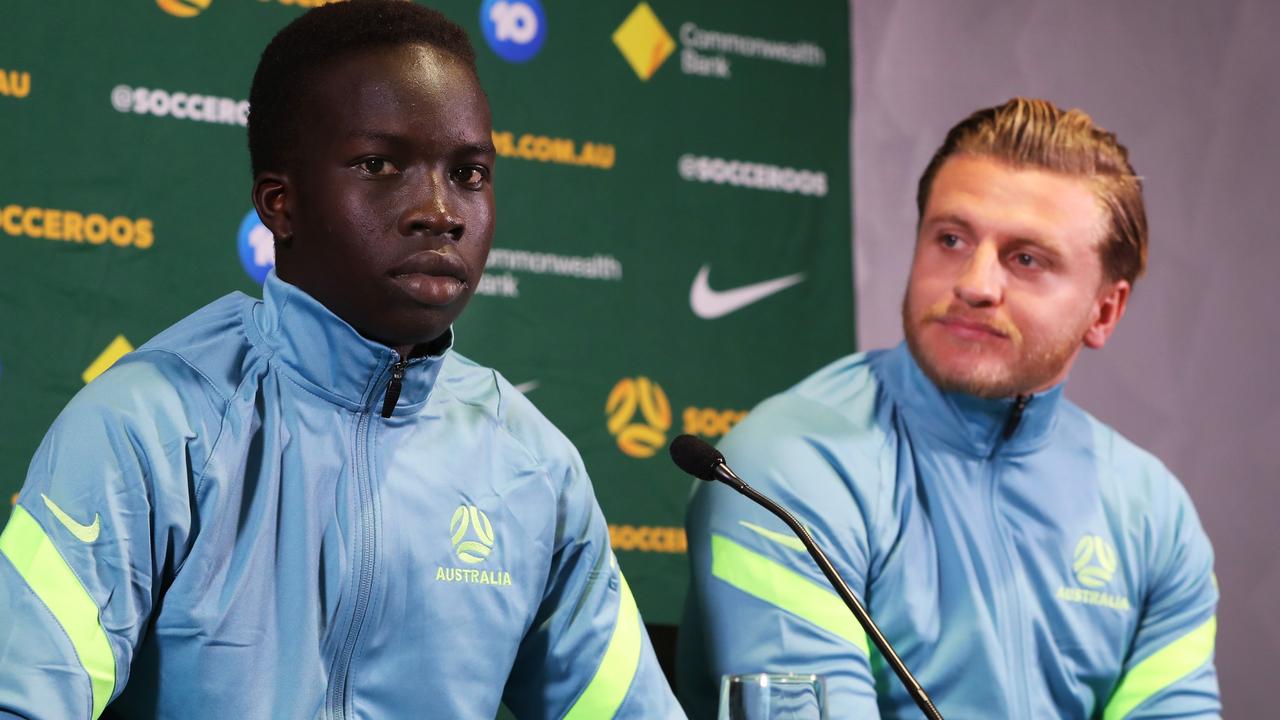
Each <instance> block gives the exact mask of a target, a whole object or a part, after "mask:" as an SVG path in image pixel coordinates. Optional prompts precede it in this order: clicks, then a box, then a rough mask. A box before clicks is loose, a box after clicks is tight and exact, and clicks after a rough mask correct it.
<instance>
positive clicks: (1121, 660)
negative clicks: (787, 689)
mask: <svg viewBox="0 0 1280 720" xmlns="http://www.w3.org/2000/svg"><path fill="white" fill-rule="evenodd" d="M917 204H918V208H919V213H920V216H919V226H918V229H917V238H916V246H915V255H914V260H913V263H912V267H911V276H910V279H909V281H908V284H907V290H906V296H905V299H904V302H903V313H902V315H903V331H904V334H905V335H906V343H905V344H903V345H899V346H898V347H896V348H894V349H891V350H883V351H873V352H868V353H862V354H857V355H853V356H850V357H847V358H843V359H841V360H838V361H836V362H835V363H833V364H831V365H829V366H828V367H826V368H824V369H822V370H820V371H818V372H817V373H816V374H814V375H813V376H811V377H809V378H808V379H806V380H804V381H803V382H801V383H800V384H799V385H797V386H796V387H794V388H792V389H791V390H789V391H787V392H785V393H783V394H781V395H778V396H776V397H774V398H771V399H769V400H767V401H765V402H764V403H763V404H761V405H760V406H759V407H758V408H756V409H755V410H754V411H752V413H751V414H750V415H749V416H748V417H747V418H746V420H745V421H743V422H742V423H741V424H739V425H738V426H737V427H735V428H734V430H733V431H732V432H731V433H730V434H729V436H728V437H727V438H726V439H725V441H724V443H723V445H722V450H723V451H724V454H725V455H726V457H727V458H728V461H729V463H730V465H732V466H733V467H734V468H735V469H736V471H737V472H738V473H739V474H740V475H741V476H742V478H743V480H745V481H746V482H748V483H750V484H752V485H754V486H755V487H756V488H758V489H760V490H761V491H762V492H764V493H765V494H768V495H772V496H773V497H775V498H776V499H777V500H779V501H780V502H781V503H782V504H783V505H785V506H788V507H789V508H790V509H791V510H792V511H794V512H795V514H796V515H797V516H798V517H799V519H800V521H801V522H803V523H804V524H805V525H806V526H807V527H808V528H809V529H810V530H811V531H812V533H813V535H814V536H815V537H816V538H817V539H818V541H819V543H820V544H821V545H822V546H823V547H824V548H825V550H826V552H827V553H828V554H829V555H830V556H831V559H832V561H833V562H834V563H835V565H836V566H837V568H839V569H840V570H841V571H842V573H843V574H844V576H845V579H846V580H847V581H848V582H849V585H850V586H851V587H852V589H853V590H854V592H855V593H856V594H857V595H858V596H859V597H860V598H862V599H863V601H864V604H866V605H867V606H868V609H869V610H870V612H871V615H872V617H873V618H875V620H876V622H877V624H878V625H879V627H880V629H881V630H882V631H883V633H884V635H885V636H886V637H887V638H888V639H889V641H890V642H891V643H892V644H893V645H894V646H895V648H896V650H897V652H898V653H899V655H900V656H901V657H902V659H903V661H904V662H905V663H906V665H907V667H908V668H910V669H911V670H912V671H913V672H914V674H915V676H916V678H917V679H918V680H919V681H920V682H921V684H922V685H923V686H924V688H925V689H926V691H928V693H929V694H930V696H931V697H932V698H933V700H934V702H935V704H936V705H937V707H938V710H939V711H940V712H941V713H942V714H943V715H944V716H946V717H948V718H1107V719H1108V720H1110V719H1112V718H1125V717H1128V718H1166V717H1178V718H1212V717H1217V716H1218V714H1219V712H1220V705H1219V701H1218V685H1217V676H1216V674H1215V671H1214V665H1213V647H1214V631H1215V610H1216V606H1217V600H1218V591H1217V587H1216V585H1215V581H1214V579H1213V553H1212V550H1211V548H1210V545H1209V541H1208V538H1207V537H1206V536H1205V533H1204V531H1203V529H1202V528H1201V527H1200V523H1199V521H1198V519H1197V518H1196V514H1195V510H1194V508H1193V507H1192V505H1191V501H1190V499H1189V498H1188V497H1187V494H1186V492H1185V491H1184V490H1183V488H1182V486H1181V485H1180V484H1179V483H1178V481H1177V480H1176V479H1175V478H1174V477H1173V476H1172V475H1171V474H1170V473H1169V471H1168V470H1167V469H1166V468H1165V467H1164V466H1163V465H1161V464H1160V462H1159V461H1158V460H1157V459H1156V458H1154V457H1152V456H1151V455H1149V454H1147V453H1146V452H1144V451H1142V450H1141V449H1140V448H1138V447H1136V446H1134V445H1133V444H1131V443H1130V442H1128V441H1127V440H1125V439H1124V438H1123V437H1121V436H1120V435H1119V434H1118V433H1116V432H1115V431H1114V430H1112V429H1111V428H1109V427H1107V426H1105V425H1103V424H1102V423H1101V422H1099V421H1097V420H1096V419H1094V418H1093V417H1091V416H1089V415H1088V414H1087V413H1085V412H1084V411H1083V410H1081V409H1080V408H1078V407H1076V406H1075V405H1073V404H1072V403H1071V402H1069V401H1067V400H1066V399H1064V398H1063V397H1062V393H1063V385H1064V383H1065V381H1066V378H1067V373H1068V371H1069V370H1070V368H1071V365H1072V363H1073V362H1074V361H1075V358H1076V356H1077V355H1078V354H1079V352H1080V349H1081V348H1082V347H1090V348H1101V347H1102V346H1103V345H1104V344H1105V343H1106V341H1107V339H1108V338H1109V337H1110V335H1111V333H1112V332H1113V331H1114V330H1115V327H1116V324H1117V323H1118V322H1119V320H1120V318H1121V317H1122V316H1123V314H1124V310H1125V306H1126V303H1127V301H1128V298H1129V293H1130V290H1131V288H1132V285H1133V283H1134V281H1135V280H1136V278H1137V277H1138V275H1139V274H1140V273H1141V272H1142V270H1143V266H1144V264H1145V261H1146V247H1147V224H1146V217H1145V211H1144V209H1143V201H1142V190H1141V184H1140V182H1139V179H1138V177H1137V176H1136V175H1135V173H1134V172H1133V169H1132V168H1131V167H1130V165H1129V161H1128V155H1127V152H1126V150H1125V149H1124V147H1123V146H1121V145H1119V144H1118V143H1117V142H1116V138H1115V136H1114V135H1112V134H1111V133H1107V132H1104V131H1102V130H1100V129H1098V128H1097V127H1095V126H1094V125H1093V122H1092V120H1091V119H1090V118H1089V116H1088V115H1085V114H1084V113H1082V112H1080V111H1078V110H1072V111H1069V112H1067V111H1063V110H1061V109H1059V108H1057V107H1055V106H1054V105H1052V104H1051V103H1048V102H1045V101H1042V100H1028V99H1022V98H1016V99H1014V100H1011V101H1009V102H1008V103H1006V104H1004V105H1002V106H999V107H994V108H988V109H986V110H981V111H978V112H976V113H974V114H973V115H972V116H970V117H969V118H967V119H966V120H964V121H963V122H961V123H960V124H959V125H957V126H956V127H954V128H953V129H952V130H951V132H950V133H949V134H948V135H947V138H946V141H945V142H944V143H943V145H942V147H941V148H940V149H939V150H938V151H937V153H936V154H935V155H934V158H933V160H932V161H931V162H930V164H929V166H928V169H927V170H926V171H925V173H924V176H923V177H922V178H921V180H920V186H919V193H918V197H917ZM687 525H688V530H689V554H690V561H691V564H692V568H693V587H692V590H691V595H690V598H689V602H688V604H687V606H686V615H685V623H684V625H683V627H682V629H681V635H680V659H679V660H680V663H679V672H680V690H681V696H682V700H684V701H685V704H686V709H687V710H688V711H689V712H690V715H691V717H710V716H711V714H712V713H713V708H714V695H715V690H716V685H717V682H718V679H719V677H720V675H721V674H724V673H745V672H758V671H763V670H769V671H795V672H816V673H820V674H822V675H824V676H825V677H826V681H827V687H828V689H829V691H830V707H831V709H832V716H833V717H836V716H839V717H858V718H874V717H886V718H888V717H918V712H919V711H918V710H916V709H915V708H914V706H913V703H912V701H911V699H910V697H909V696H908V695H907V693H906V690H905V689H904V688H903V687H902V685H901V684H900V683H899V682H898V679H897V677H896V676H895V675H894V674H893V673H892V671H891V670H890V669H889V667H888V666H887V665H886V664H885V662H884V660H883V658H881V657H880V656H879V655H878V653H877V651H876V650H875V648H874V646H872V645H870V644H869V642H868V640H867V638H866V636H865V634H864V633H863V631H862V630H861V628H859V627H858V626H857V624H856V622H855V621H854V620H853V617H852V615H850V614H849V613H848V612H847V610H846V608H845V607H844V605H843V604H842V603H841V602H840V601H839V599H838V598H837V596H836V595H835V594H834V592H832V591H831V590H830V589H829V586H828V585H827V583H826V581H825V579H824V578H823V576H822V575H821V574H820V572H819V571H818V570H817V568H816V566H815V565H814V564H813V562H812V561H811V560H810V558H809V556H808V554H807V553H805V552H804V550H803V548H802V547H799V546H798V542H797V541H796V540H794V539H793V538H792V537H791V535H790V533H789V531H788V530H787V529H786V527H785V526H784V525H782V524H781V523H780V522H779V521H778V520H777V519H776V518H774V517H773V516H772V515H770V514H769V513H767V512H766V511H765V510H763V509H762V508H759V507H757V506H755V505H753V504H751V503H750V502H748V501H747V500H746V499H744V498H742V497H740V496H739V495H737V494H736V493H735V492H733V491H732V490H731V489H729V488H727V487H724V486H720V485H703V486H702V487H700V488H699V489H698V491H697V493H696V496H695V498H694V500H693V502H692V504H691V506H690V509H689V514H688V518H687Z"/></svg>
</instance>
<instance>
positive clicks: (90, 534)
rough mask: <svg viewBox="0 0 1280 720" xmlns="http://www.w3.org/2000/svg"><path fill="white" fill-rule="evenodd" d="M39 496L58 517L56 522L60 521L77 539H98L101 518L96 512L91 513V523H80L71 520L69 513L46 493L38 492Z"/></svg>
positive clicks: (87, 541)
mask: <svg viewBox="0 0 1280 720" xmlns="http://www.w3.org/2000/svg"><path fill="white" fill-rule="evenodd" d="M40 497H42V498H44V504H45V505H46V506H48V508H49V511H50V512H52V513H53V516H54V517H56V518H58V522H60V523H62V524H63V525H64V526H65V527H66V528H67V530H70V531H71V534H72V535H75V537H76V539H77V540H79V541H80V542H82V543H91V542H93V541H94V540H97V539H98V533H99V532H101V530H102V518H101V516H99V515H98V514H97V513H94V514H93V523H92V524H91V525H81V524H80V523H78V522H76V521H75V520H73V519H72V518H71V516H70V515H68V514H66V513H65V512H63V511H62V508H60V507H58V504H57V503H55V502H54V501H52V500H50V499H49V496H48V495H45V494H44V493H40Z"/></svg>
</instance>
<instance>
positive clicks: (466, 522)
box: [449, 505, 494, 564]
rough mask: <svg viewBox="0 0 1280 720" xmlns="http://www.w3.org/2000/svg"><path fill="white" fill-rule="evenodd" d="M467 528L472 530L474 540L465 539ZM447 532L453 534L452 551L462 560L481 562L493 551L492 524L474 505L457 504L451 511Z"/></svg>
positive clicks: (473, 562)
mask: <svg viewBox="0 0 1280 720" xmlns="http://www.w3.org/2000/svg"><path fill="white" fill-rule="evenodd" d="M467 530H471V531H472V532H473V534H474V536H475V539H474V540H467V539H466V537H467ZM449 532H450V533H452V535H453V552H454V554H455V555H457V556H458V559H459V560H461V561H462V562H465V563H472V564H475V563H478V562H482V561H483V560H484V559H485V558H487V557H489V553H490V552H492V551H493V543H494V537H493V525H491V524H489V516H487V515H485V514H484V511H483V510H481V509H480V508H478V507H476V506H475V505H459V506H458V509H457V510H454V511H453V519H452V520H450V521H449Z"/></svg>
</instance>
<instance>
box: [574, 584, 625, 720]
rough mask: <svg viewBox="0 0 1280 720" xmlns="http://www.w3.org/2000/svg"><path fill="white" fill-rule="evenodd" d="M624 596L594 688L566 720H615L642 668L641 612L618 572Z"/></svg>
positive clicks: (589, 686)
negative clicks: (613, 719) (602, 719)
mask: <svg viewBox="0 0 1280 720" xmlns="http://www.w3.org/2000/svg"><path fill="white" fill-rule="evenodd" d="M618 578H619V581H620V582H621V585H622V587H621V592H620V593H619V597H618V618H617V620H615V621H614V623H613V637H611V638H610V639H609V647H608V648H607V649H606V650H605V651H604V659H603V660H601V661H600V667H598V668H596V674H595V675H594V676H593V677H592V678H591V684H589V685H587V689H586V690H583V691H582V695H580V696H579V697H578V700H577V702H575V703H574V704H573V707H571V708H569V712H568V713H566V714H565V716H564V718H565V720H597V719H598V718H611V717H613V716H614V714H615V713H617V712H618V708H619V707H621V706H622V701H623V699H624V698H626V697H627V691H628V690H630V689H631V681H632V680H634V679H635V676H636V668H637V667H639V665H640V611H639V610H637V609H636V600H635V598H634V597H632V596H631V588H630V587H629V586H628V585H627V579H626V578H625V577H623V576H622V571H621V570H619V571H618Z"/></svg>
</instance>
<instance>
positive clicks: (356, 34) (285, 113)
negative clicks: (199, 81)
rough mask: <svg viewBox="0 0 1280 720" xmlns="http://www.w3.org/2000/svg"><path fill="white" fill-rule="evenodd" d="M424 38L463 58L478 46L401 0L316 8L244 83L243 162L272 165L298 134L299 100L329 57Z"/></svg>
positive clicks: (288, 30) (280, 161)
mask: <svg viewBox="0 0 1280 720" xmlns="http://www.w3.org/2000/svg"><path fill="white" fill-rule="evenodd" d="M409 44H423V45H431V46H432V47H435V48H438V49H440V50H443V51H445V52H447V53H449V54H451V55H453V56H455V57H457V58H458V59H459V60H462V61H464V62H465V63H466V64H467V65H468V66H469V67H470V68H471V70H472V71H473V72H474V71H475V69H476V53H475V50H474V49H472V47H471V40H470V39H469V38H468V37H467V32H466V31H465V30H463V29H462V28H461V27H459V26H458V25H457V24H456V23H454V22H453V21H452V20H449V19H448V18H446V17H445V16H444V15H442V14H441V13H439V12H438V11H436V10H432V9H431V8H427V7H423V6H422V5H417V4H415V3H412V2H405V1H403V0H348V2H338V3H331V4H328V5H322V6H320V7H317V8H314V9H312V10H310V11H308V12H306V13H304V14H302V15H300V16H298V18H297V19H295V20H294V21H293V22H291V23H289V24H288V25H286V26H285V27H284V29H282V30H281V31H280V32H278V33H276V36H275V37H274V38H272V39H271V42H269V43H267V47H266V49H265V50H263V51H262V58H261V59H260V60H259V61H258V69H257V70H256V71H254V73H253V86H252V87H251V88H250V89H249V163H250V165H251V167H252V170H253V174H254V175H257V174H258V173H259V172H262V171H263V170H278V169H281V168H282V167H284V164H285V163H286V162H287V161H288V153H287V151H288V149H289V148H290V140H291V138H293V137H296V136H297V132H296V130H297V124H298V121H299V119H300V118H299V112H300V111H299V108H300V107H301V105H302V100H303V98H304V96H305V95H306V93H307V91H308V87H309V82H310V79H311V76H312V74H313V73H314V71H315V70H316V69H317V68H318V67H320V66H321V65H324V64H326V63H328V62H330V61H332V60H333V59H334V58H337V57H340V56H342V55H346V54H349V53H352V52H356V51H360V50H366V49H369V48H375V47H385V46H397V45H409Z"/></svg>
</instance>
